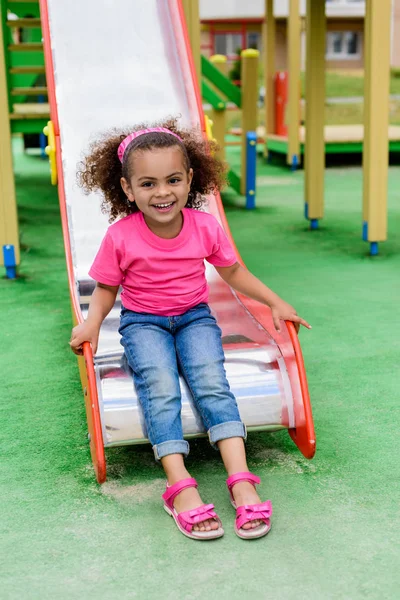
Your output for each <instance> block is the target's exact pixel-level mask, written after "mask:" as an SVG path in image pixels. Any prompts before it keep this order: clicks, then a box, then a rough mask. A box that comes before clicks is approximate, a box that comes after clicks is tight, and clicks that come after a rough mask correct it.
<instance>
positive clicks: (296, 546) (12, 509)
mask: <svg viewBox="0 0 400 600" xmlns="http://www.w3.org/2000/svg"><path fill="white" fill-rule="evenodd" d="M16 150H17V152H16V156H15V171H16V182H17V193H18V204H19V219H20V232H21V238H22V243H23V250H22V264H21V269H20V273H21V277H20V278H19V279H18V280H16V281H7V280H5V279H3V278H2V279H0V332H1V347H0V353H1V384H0V385H1V392H0V395H1V403H0V407H1V423H2V425H1V446H2V448H1V454H2V459H1V467H0V498H1V501H0V502H1V519H0V521H1V533H0V538H1V542H0V555H1V563H0V589H1V593H0V595H1V598H2V600H11V599H12V600H14V599H15V600H16V599H18V600H19V599H23V600H31V599H32V600H36V599H40V600H47V599H49V600H54V599H55V598H57V599H62V600H64V599H65V600H70V599H73V600H75V599H78V598H79V599H80V600H91V599H107V600H113V599H114V598H115V599H117V598H118V599H121V600H125V599H131V598H135V599H146V600H147V599H150V600H153V599H154V600H158V599H163V600H173V599H174V600H175V599H177V600H185V599H188V600H189V599H190V600H192V599H196V598H201V599H206V600H208V599H210V600H213V599H214V598H219V599H221V600H225V599H226V600H228V599H229V600H232V599H233V600H242V599H251V598H254V599H274V600H280V599H283V600H286V599H287V600H292V599H293V600H298V599H311V600H321V599H322V600H325V599H335V600H336V599H343V600H345V599H346V600H347V599H350V600H358V599H360V600H361V599H366V598H368V599H379V600H384V599H394V598H397V597H398V593H399V585H400V577H399V560H400V551H399V544H398V538H399V519H398V517H399V481H400V477H399V462H398V456H399V451H398V448H399V446H398V439H399V438H398V405H399V402H398V399H399V391H400V384H399V351H400V341H399V339H400V336H399V298H400V235H399V232H400V200H399V189H400V169H399V168H398V167H393V168H391V169H390V174H389V241H388V242H386V243H385V244H381V254H380V256H378V257H375V258H373V259H372V258H370V257H369V256H368V255H367V250H368V248H367V245H366V244H365V243H364V242H362V241H361V239H360V233H361V216H360V210H361V183H362V180H361V171H360V169H359V168H349V169H339V168H335V169H331V170H328V171H327V173H326V218H325V219H324V221H323V222H322V224H321V229H320V230H319V231H315V232H310V231H308V230H307V224H306V222H305V221H304V219H303V217H302V212H303V203H302V198H303V173H302V172H297V173H291V172H289V171H287V170H285V169H280V168H278V167H270V166H267V165H264V164H261V163H260V168H259V175H258V188H257V209H256V210H255V211H253V212H251V213H250V212H246V211H245V210H244V209H243V200H242V199H240V198H239V197H237V196H235V195H234V194H233V193H232V192H229V191H228V192H227V194H226V196H225V203H226V212H227V216H228V220H229V223H230V226H231V228H232V231H233V234H234V237H235V240H236V242H237V245H238V248H239V250H240V252H241V254H242V256H243V259H244V261H245V262H246V264H247V265H248V267H249V268H250V269H251V270H252V271H253V272H254V273H255V275H257V276H258V277H260V278H261V279H262V280H263V281H264V282H266V283H267V284H268V285H270V286H271V287H272V288H273V289H274V290H276V291H277V292H278V293H279V294H281V295H282V296H283V297H284V298H285V299H287V300H288V301H289V302H291V303H293V304H294V305H295V307H296V308H297V310H298V312H299V313H300V314H301V315H303V316H304V317H305V318H306V319H308V320H309V321H310V322H311V324H312V325H313V330H312V331H311V332H307V331H304V332H302V333H301V341H302V347H303V352H304V357H305V363H306V367H307V372H308V380H309V387H310V393H311V398H312V403H313V411H314V418H315V427H316V434H317V454H316V456H315V458H314V460H312V461H308V460H306V459H304V458H303V457H302V456H301V455H300V454H299V452H298V450H297V448H296V447H295V446H294V445H293V443H292V442H291V440H290V438H289V436H288V435H287V432H285V431H282V432H277V433H273V434H267V433H259V434H252V435H249V440H248V455H249V464H250V468H251V469H252V470H254V471H255V472H256V473H258V474H259V475H260V476H261V477H262V485H261V495H262V497H263V498H265V499H267V498H271V499H272V502H273V505H274V517H273V529H272V531H271V533H270V534H269V535H268V536H267V538H265V539H262V540H259V541H254V542H245V541H242V540H240V539H238V538H237V537H236V536H235V535H234V533H233V528H232V527H233V517H234V513H233V509H232V508H231V507H230V504H229V501H228V497H227V493H226V491H225V488H224V478H225V475H224V471H223V468H222V466H221V463H220V461H219V459H218V455H217V454H216V453H214V451H212V450H211V449H210V448H209V447H208V445H207V442H206V440H196V441H193V442H192V443H191V447H192V452H191V455H190V457H189V460H188V466H189V469H190V470H191V472H192V473H193V475H194V476H195V477H197V479H198V481H199V484H200V489H201V491H202V493H203V498H204V500H205V501H207V502H214V503H215V504H216V507H217V510H218V512H219V514H220V516H221V518H222V520H223V523H224V526H225V529H226V535H225V537H224V538H223V539H222V540H218V541H216V542H211V543H199V542H194V541H192V540H189V539H186V538H185V537H184V536H182V535H181V534H180V533H179V532H178V530H177V529H176V527H175V526H174V524H173V522H172V520H171V519H170V518H168V517H167V515H166V513H165V512H164V511H163V510H162V507H161V502H160V495H161V493H162V492H163V486H164V480H163V475H162V472H161V470H160V468H159V467H158V466H157V465H156V464H155V463H154V461H153V455H152V451H151V449H150V447H147V446H146V447H130V448H117V449H113V450H110V451H109V452H108V453H107V456H108V463H109V478H108V481H107V483H106V484H105V485H103V486H102V487H99V486H98V485H97V484H96V483H95V480H94V476H93V471H92V467H91V461H90V455H89V448H88V444H87V440H86V431H87V430H86V423H85V412H84V406H83V397H82V392H81V388H80V382H79V377H78V368H77V364H76V361H75V358H74V356H73V355H72V353H71V352H70V350H69V347H68V340H69V334H70V328H71V311H70V306H69V298H68V288H67V277H66V270H65V263H64V253H63V242H62V237H61V227H60V218H59V211H58V199H57V194H56V190H55V189H54V188H51V187H50V184H49V181H48V176H47V173H48V166H47V163H46V162H45V161H42V160H41V159H40V158H39V157H37V156H23V155H22V153H21V151H20V144H19V142H17V144H16ZM235 152H236V151H235ZM235 152H232V155H233V160H234V161H235V160H236V158H235V156H236V155H235Z"/></svg>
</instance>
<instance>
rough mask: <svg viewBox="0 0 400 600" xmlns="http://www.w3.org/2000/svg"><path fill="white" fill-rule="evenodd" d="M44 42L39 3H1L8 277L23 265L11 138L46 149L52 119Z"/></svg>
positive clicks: (3, 236)
mask: <svg viewBox="0 0 400 600" xmlns="http://www.w3.org/2000/svg"><path fill="white" fill-rule="evenodd" d="M14 11H15V12H16V13H18V14H19V15H22V18H16V16H17V15H16V14H15V12H14ZM41 40H42V33H41V21H40V14H39V4H38V2H34V1H33V2H32V1H31V2H29V1H26V0H25V1H18V2H17V1H16V0H0V131H1V136H0V246H1V247H2V252H1V253H0V265H1V264H4V266H5V268H6V273H7V276H8V277H10V278H13V277H15V276H16V268H17V265H18V264H19V262H20V251H19V236H18V219H17V211H16V198H15V186H14V175H13V170H12V157H11V135H12V134H14V133H22V134H24V135H25V136H28V135H32V134H37V135H38V137H40V136H41V145H42V148H43V149H44V145H45V140H44V135H43V127H44V126H45V125H46V123H47V121H48V119H49V105H48V103H47V102H46V100H47V88H46V84H45V67H44V56H43V44H42V41H41ZM33 100H36V101H33Z"/></svg>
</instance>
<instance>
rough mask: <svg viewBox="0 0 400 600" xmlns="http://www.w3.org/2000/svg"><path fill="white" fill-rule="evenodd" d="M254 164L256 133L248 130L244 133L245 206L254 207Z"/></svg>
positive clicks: (255, 161) (255, 158)
mask: <svg viewBox="0 0 400 600" xmlns="http://www.w3.org/2000/svg"><path fill="white" fill-rule="evenodd" d="M256 164H257V134H256V132H255V131H248V132H247V134H246V208H247V209H248V210H251V209H253V208H255V207H256Z"/></svg>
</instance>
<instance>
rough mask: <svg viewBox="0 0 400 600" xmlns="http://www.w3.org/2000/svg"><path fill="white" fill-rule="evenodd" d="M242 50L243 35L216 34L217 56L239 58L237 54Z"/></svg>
mask: <svg viewBox="0 0 400 600" xmlns="http://www.w3.org/2000/svg"><path fill="white" fill-rule="evenodd" d="M241 48H242V34H241V33H216V34H215V49H214V50H215V54H225V56H237V52H238V50H239V49H241Z"/></svg>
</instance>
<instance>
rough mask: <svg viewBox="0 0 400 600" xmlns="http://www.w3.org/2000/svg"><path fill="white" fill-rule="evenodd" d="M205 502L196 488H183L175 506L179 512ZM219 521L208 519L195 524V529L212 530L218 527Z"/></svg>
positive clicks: (175, 501) (197, 506)
mask: <svg viewBox="0 0 400 600" xmlns="http://www.w3.org/2000/svg"><path fill="white" fill-rule="evenodd" d="M203 504H204V502H203V501H202V499H201V498H200V494H199V492H198V491H197V489H196V488H186V489H185V490H182V491H181V492H180V494H178V495H177V496H176V497H175V499H174V508H175V510H176V512H177V513H178V514H179V513H181V512H186V511H187V510H193V509H195V508H199V506H202V505H203ZM218 526H219V525H218V522H217V521H216V520H215V519H206V520H205V521H201V522H200V523H197V525H193V531H212V530H214V529H218Z"/></svg>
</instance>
